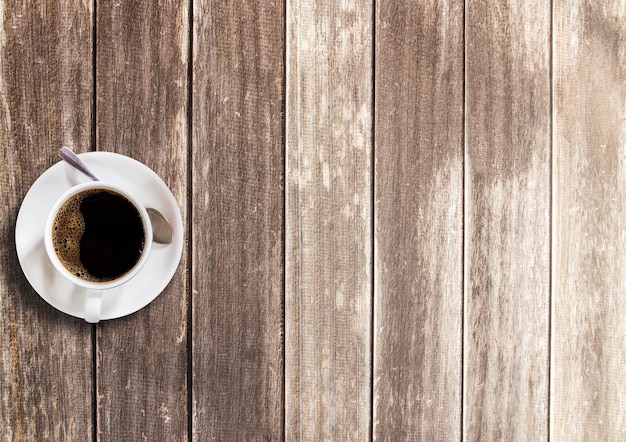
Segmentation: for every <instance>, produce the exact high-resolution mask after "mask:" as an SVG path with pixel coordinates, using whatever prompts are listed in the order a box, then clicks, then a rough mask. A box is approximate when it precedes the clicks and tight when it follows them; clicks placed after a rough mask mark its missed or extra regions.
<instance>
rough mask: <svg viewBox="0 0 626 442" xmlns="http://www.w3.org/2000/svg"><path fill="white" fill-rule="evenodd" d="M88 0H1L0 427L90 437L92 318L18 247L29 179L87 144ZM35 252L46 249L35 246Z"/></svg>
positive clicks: (15, 436)
mask: <svg viewBox="0 0 626 442" xmlns="http://www.w3.org/2000/svg"><path fill="white" fill-rule="evenodd" d="M91 22H92V10H91V7H90V4H85V3H83V2H78V1H58V2H52V3H51V4H50V3H48V4H45V3H42V4H34V3H33V4H30V3H14V2H0V149H1V150H0V152H1V156H2V162H1V165H0V186H1V189H0V193H1V194H2V203H1V204H0V218H2V221H1V222H0V233H1V235H0V382H1V383H0V437H1V438H2V440H6V441H22V440H24V441H31V440H78V439H80V440H91V439H92V434H93V432H92V426H93V421H92V414H93V407H94V401H93V395H92V389H93V384H92V379H93V378H92V371H93V364H92V352H93V342H92V327H91V326H89V325H88V324H86V323H85V322H84V321H82V320H79V319H75V318H71V317H69V316H66V315H65V314H63V313H60V312H57V311H56V310H54V309H53V308H52V307H50V306H49V305H48V304H46V302H45V301H43V300H42V299H41V298H40V297H39V296H38V295H37V293H36V292H35V291H34V290H33V289H32V288H31V287H30V285H29V284H28V282H27V280H26V278H25V277H24V276H23V274H22V270H21V269H20V265H19V263H18V259H17V255H16V249H15V222H16V217H17V213H18V210H19V207H20V205H21V203H22V200H23V198H24V196H25V194H26V192H27V191H28V189H29V187H30V186H31V185H32V184H33V182H34V181H35V180H36V179H37V177H38V176H39V175H40V174H41V173H42V172H44V171H45V170H46V169H47V168H48V167H50V166H51V165H52V164H54V163H55V162H57V157H56V149H57V148H58V147H59V146H61V145H62V144H68V145H73V146H79V149H78V150H79V151H86V150H88V149H89V147H90V145H91V100H92V69H91V49H92V47H91V35H92V32H91V31H92V26H91ZM33 253H43V252H42V250H34V251H33Z"/></svg>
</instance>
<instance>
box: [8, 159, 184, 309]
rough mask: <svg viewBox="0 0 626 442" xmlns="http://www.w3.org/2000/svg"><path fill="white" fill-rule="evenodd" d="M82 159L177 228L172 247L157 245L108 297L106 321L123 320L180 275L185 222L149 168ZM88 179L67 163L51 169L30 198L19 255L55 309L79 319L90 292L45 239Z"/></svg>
mask: <svg viewBox="0 0 626 442" xmlns="http://www.w3.org/2000/svg"><path fill="white" fill-rule="evenodd" d="M79 156H80V158H81V159H82V160H83V161H84V162H85V163H86V164H87V165H88V166H89V168H90V169H91V170H92V171H93V172H94V174H95V175H96V176H97V177H98V178H100V179H101V180H103V181H109V182H111V183H115V184H118V185H120V186H122V187H124V188H126V189H128V190H129V191H130V192H131V193H132V194H133V195H135V196H136V197H137V198H138V199H139V200H140V201H141V202H142V203H143V204H144V205H145V206H146V207H154V208H155V209H157V210H159V211H160V212H161V213H162V214H163V215H165V217H166V218H167V219H168V220H169V221H170V223H171V224H172V226H173V228H174V239H173V241H172V243H170V244H167V245H163V244H156V243H154V244H153V245H152V251H151V252H150V257H149V258H148V261H147V262H146V264H145V266H144V267H143V268H142V269H141V271H140V272H139V273H138V274H137V275H136V276H135V277H134V278H133V279H131V280H130V281H129V282H127V283H125V284H124V285H122V286H119V287H116V288H113V289H110V290H107V291H105V292H104V294H103V297H102V316H101V319H114V318H119V317H121V316H126V315H129V314H131V313H134V312H136V311H137V310H139V309H141V308H143V307H145V306H146V305H148V304H149V303H150V302H152V301H153V300H154V299H155V298H156V297H157V296H158V295H159V294H160V293H161V292H162V291H163V289H164V288H165V286H167V284H168V283H169V282H170V280H171V279H172V276H174V273H175V272H176V268H177V267H178V263H179V262H180V257H181V254H182V250H183V233H184V232H183V220H182V217H181V214H180V209H179V207H178V204H177V203H176V199H175V198H174V195H172V192H171V191H170V190H169V188H168V187H167V185H166V184H165V183H164V182H163V180H161V178H159V176H158V175H157V174H156V173H154V172H153V171H152V169H150V168H149V167H147V166H145V165H144V164H142V163H140V162H138V161H136V160H134V159H132V158H129V157H127V156H124V155H119V154H115V153H111V152H89V153H84V154H80V155H79ZM88 180H89V178H87V177H86V176H85V175H83V174H82V173H81V172H79V171H77V170H76V169H74V168H73V167H72V166H70V165H69V164H67V163H65V162H64V161H60V162H58V163H57V164H55V165H54V166H52V167H50V168H49V169H48V170H46V171H45V172H44V173H43V174H42V175H41V176H40V177H39V178H38V179H37V180H36V181H35V182H34V183H33V185H32V186H31V188H30V189H29V191H28V193H27V194H26V196H25V197H24V201H23V202H22V206H21V207H20V211H19V214H18V215H17V223H16V227H15V244H16V248H17V256H18V259H19V261H20V265H21V266H22V271H23V272H24V275H25V276H26V279H28V282H29V283H30V285H31V286H33V288H34V289H35V291H36V292H37V293H38V294H39V296H41V297H42V298H43V299H44V300H45V301H46V302H48V303H49V304H50V305H52V306H53V307H55V308H56V309H58V310H61V311H62V312H65V313H67V314H68V315H72V316H76V317H79V318H84V317H85V315H84V307H85V296H84V290H85V289H83V288H80V287H78V286H75V285H74V284H72V283H71V282H69V281H68V280H66V279H65V278H64V277H63V276H61V275H60V274H59V273H58V272H57V271H56V270H55V269H54V267H53V266H52V263H51V262H50V259H49V258H48V256H47V255H46V250H45V246H44V241H43V235H44V224H45V222H46V217H47V215H48V212H49V210H50V208H51V207H52V204H53V203H54V202H55V201H56V199H57V198H58V197H59V196H61V194H62V193H63V192H64V191H65V190H67V189H69V188H70V187H72V186H75V185H76V184H79V183H83V182H85V181H88Z"/></svg>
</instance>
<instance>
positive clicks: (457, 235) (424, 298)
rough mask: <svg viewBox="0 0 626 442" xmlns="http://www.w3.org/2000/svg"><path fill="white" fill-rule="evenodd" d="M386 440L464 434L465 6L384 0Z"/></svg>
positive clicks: (379, 197)
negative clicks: (462, 396) (462, 386)
mask: <svg viewBox="0 0 626 442" xmlns="http://www.w3.org/2000/svg"><path fill="white" fill-rule="evenodd" d="M376 20H377V24H376V127H375V134H376V147H375V152H376V167H375V186H376V192H375V194H376V199H375V241H376V252H375V256H376V258H375V267H374V268H375V280H376V291H375V299H374V301H375V302H374V305H375V314H374V315H375V322H374V350H375V352H374V410H373V413H374V414H373V419H374V438H375V439H378V440H411V439H413V440H458V439H459V438H460V430H461V351H462V325H463V316H462V315H463V290H462V276H463V261H462V258H463V7H462V4H460V3H459V2H454V1H447V2H402V1H390V2H378V10H377V13H376Z"/></svg>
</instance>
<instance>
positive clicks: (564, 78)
mask: <svg viewBox="0 0 626 442" xmlns="http://www.w3.org/2000/svg"><path fill="white" fill-rule="evenodd" d="M554 49H555V52H554V103H555V104H554V112H555V117H554V122H555V126H554V127H555V142H554V228H553V231H554V242H553V244H554V246H553V247H554V263H553V273H554V285H553V309H552V314H553V318H554V325H553V330H552V342H553V343H552V373H551V375H552V376H551V404H552V407H551V408H552V413H551V423H552V425H551V436H552V437H551V438H552V440H555V441H564V440H577V441H578V440H580V441H583V440H607V441H608V440H611V441H613V440H622V439H623V437H624V429H625V428H626V372H625V371H624V366H625V363H626V341H625V340H624V336H626V325H625V322H624V318H625V317H626V297H625V296H626V282H625V275H626V247H625V244H626V2H624V1H604V2H594V1H574V2H563V1H557V2H555V10H554Z"/></svg>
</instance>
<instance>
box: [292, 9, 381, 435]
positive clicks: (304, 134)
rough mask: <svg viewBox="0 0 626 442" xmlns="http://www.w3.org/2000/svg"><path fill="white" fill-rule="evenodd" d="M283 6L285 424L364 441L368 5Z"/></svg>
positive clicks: (367, 413)
mask: <svg viewBox="0 0 626 442" xmlns="http://www.w3.org/2000/svg"><path fill="white" fill-rule="evenodd" d="M287 10H288V14H287V36H288V37H287V107H286V109H287V110H286V112H287V114H286V119H287V121H286V131H287V155H286V158H287V160H286V161H287V163H286V176H287V188H286V192H287V193H286V198H287V199H286V214H287V219H286V238H285V242H286V248H285V250H286V270H285V271H286V277H285V280H286V293H285V339H286V348H285V361H286V364H285V365H286V370H285V417H286V423H285V425H286V434H287V435H288V438H289V440H292V439H294V440H300V439H303V440H333V439H336V440H366V439H367V438H368V437H369V434H370V427H371V424H370V421H371V410H370V402H371V394H370V390H371V387H370V382H371V345H370V342H371V337H370V333H371V319H372V317H371V315H372V308H371V296H372V286H371V280H372V270H371V267H372V257H371V255H372V253H371V252H372V227H371V225H372V218H371V217H372V195H371V192H372V181H371V180H372V177H371V174H372V133H371V131H372V49H373V48H372V44H373V40H372V31H373V28H372V16H373V14H372V9H371V4H370V3H367V2H364V3H358V2H342V3H336V2H323V3H320V2H315V1H311V0H293V1H288V2H287Z"/></svg>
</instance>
